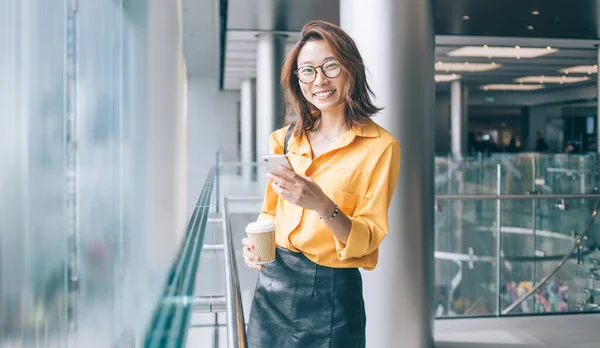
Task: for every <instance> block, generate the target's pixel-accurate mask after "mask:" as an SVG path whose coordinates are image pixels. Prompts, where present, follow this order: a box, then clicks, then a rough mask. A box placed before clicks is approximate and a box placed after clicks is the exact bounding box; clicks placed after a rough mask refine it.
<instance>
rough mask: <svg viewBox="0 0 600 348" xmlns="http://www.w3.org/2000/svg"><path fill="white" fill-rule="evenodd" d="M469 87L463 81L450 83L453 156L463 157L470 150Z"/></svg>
mask: <svg viewBox="0 0 600 348" xmlns="http://www.w3.org/2000/svg"><path fill="white" fill-rule="evenodd" d="M468 94H469V92H468V88H467V87H466V86H465V85H464V84H463V83H462V82H461V81H452V83H451V85H450V99H451V102H450V119H451V121H450V127H451V129H452V136H451V141H452V156H454V157H455V158H462V156H463V155H465V154H466V153H467V151H468V104H469V102H468V98H469V96H468Z"/></svg>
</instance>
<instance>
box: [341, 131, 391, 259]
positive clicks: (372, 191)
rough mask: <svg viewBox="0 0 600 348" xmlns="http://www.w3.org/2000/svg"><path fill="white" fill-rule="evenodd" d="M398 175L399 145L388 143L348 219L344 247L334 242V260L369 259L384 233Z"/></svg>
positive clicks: (386, 228) (386, 229) (386, 230)
mask: <svg viewBox="0 0 600 348" xmlns="http://www.w3.org/2000/svg"><path fill="white" fill-rule="evenodd" d="M399 172H400V144H399V142H398V141H396V140H395V141H393V142H391V143H390V144H389V145H388V146H387V147H386V149H385V151H384V152H383V153H382V154H381V156H380V157H379V159H378V161H377V165H376V166H375V170H374V171H373V172H372V174H371V177H370V181H369V185H368V188H367V193H366V195H365V196H364V198H363V199H361V200H360V201H359V202H358V204H357V206H356V209H355V210H354V213H353V214H352V216H348V217H349V218H350V220H351V221H352V228H351V229H350V234H349V235H348V239H347V241H346V244H344V243H342V242H340V241H339V240H337V239H335V246H336V252H337V257H338V259H339V260H341V261H344V260H346V259H349V258H358V257H363V256H365V255H369V254H371V253H372V252H374V251H375V250H377V248H378V247H379V245H380V244H381V242H382V241H383V239H384V238H385V236H386V235H387V233H388V209H389V206H390V202H391V200H392V196H393V193H394V190H395V189H396V183H397V181H398V174H399Z"/></svg>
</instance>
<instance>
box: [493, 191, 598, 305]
mask: <svg viewBox="0 0 600 348" xmlns="http://www.w3.org/2000/svg"><path fill="white" fill-rule="evenodd" d="M598 208H600V200H598V201H596V206H595V207H594V211H593V212H592V217H591V218H590V221H589V222H588V224H587V226H586V228H585V231H584V232H583V233H582V235H581V236H579V237H578V238H577V241H576V242H575V245H573V248H572V249H571V252H569V253H568V254H567V255H565V256H564V257H563V258H562V259H561V260H560V262H558V264H557V265H556V267H554V270H552V272H550V274H548V275H547V276H546V277H544V278H543V279H542V280H541V281H540V282H539V283H538V284H537V285H536V286H534V287H533V288H532V289H531V290H529V292H527V293H526V294H525V295H523V297H521V298H520V299H518V300H517V301H515V302H514V303H513V304H511V305H510V306H508V307H506V308H505V309H504V310H503V311H502V312H501V314H502V315H506V314H508V313H510V312H511V311H512V310H513V309H515V308H516V307H517V306H518V305H520V304H521V303H523V301H525V300H526V299H528V298H529V297H530V296H531V295H532V294H534V293H535V292H536V291H538V290H539V289H540V288H541V287H542V286H544V284H546V283H547V282H548V280H550V278H552V277H553V276H554V275H555V274H556V272H558V270H559V269H560V268H561V267H562V266H563V265H564V264H565V262H567V260H568V259H569V258H570V257H571V255H573V253H574V252H575V251H576V250H577V249H579V246H580V245H581V243H582V241H583V240H584V237H586V236H587V235H588V233H589V232H590V229H591V227H592V224H593V223H594V220H595V219H596V216H598ZM498 281H499V280H498Z"/></svg>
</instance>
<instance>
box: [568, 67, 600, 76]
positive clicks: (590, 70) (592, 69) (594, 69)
mask: <svg viewBox="0 0 600 348" xmlns="http://www.w3.org/2000/svg"><path fill="white" fill-rule="evenodd" d="M559 71H560V72H561V73H565V74H590V73H592V74H595V73H597V72H598V65H595V64H594V65H577V66H572V67H570V68H565V69H560V70H559ZM590 75H591V74H590Z"/></svg>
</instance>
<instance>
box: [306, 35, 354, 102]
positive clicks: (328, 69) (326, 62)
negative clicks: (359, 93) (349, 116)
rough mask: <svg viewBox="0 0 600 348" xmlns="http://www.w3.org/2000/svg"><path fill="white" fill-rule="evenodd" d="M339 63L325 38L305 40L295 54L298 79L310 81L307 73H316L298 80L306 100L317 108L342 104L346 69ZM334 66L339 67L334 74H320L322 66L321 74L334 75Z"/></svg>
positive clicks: (346, 79) (346, 74) (346, 77)
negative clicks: (296, 56)
mask: <svg viewBox="0 0 600 348" xmlns="http://www.w3.org/2000/svg"><path fill="white" fill-rule="evenodd" d="M336 63H337V65H336ZM339 64H340V63H339V62H338V61H337V59H336V58H335V55H334V54H333V50H332V49H331V46H330V45H329V43H327V41H325V40H311V41H308V42H307V43H306V44H305V45H304V47H302V49H301V50H300V53H299V54H298V60H297V66H298V77H299V79H303V80H305V81H310V80H311V79H312V76H311V74H316V76H315V77H314V80H313V81H312V82H310V83H303V82H302V81H298V83H299V85H300V89H301V90H302V94H303V95H304V98H306V100H308V102H309V103H311V104H312V105H314V106H315V107H316V108H317V109H319V110H321V111H332V110H335V109H338V108H343V107H344V103H345V102H344V100H345V97H346V96H345V95H344V93H345V88H346V84H347V83H348V73H347V72H346V71H344V69H343V68H341V66H340V65H339ZM308 66H311V67H312V68H311V67H308ZM321 66H322V67H321ZM338 68H341V73H339V75H338V76H337V77H332V78H330V77H327V76H325V75H324V74H323V70H325V74H327V75H329V76H335V75H337V70H336V69H338Z"/></svg>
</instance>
